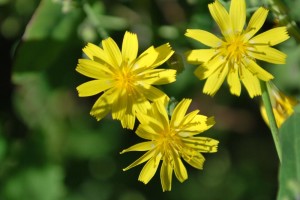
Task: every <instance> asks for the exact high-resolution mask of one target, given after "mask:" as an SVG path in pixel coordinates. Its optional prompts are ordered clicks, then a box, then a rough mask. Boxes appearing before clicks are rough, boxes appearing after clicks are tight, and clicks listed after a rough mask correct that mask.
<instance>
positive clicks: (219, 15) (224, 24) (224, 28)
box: [208, 0, 233, 40]
mask: <svg viewBox="0 0 300 200" xmlns="http://www.w3.org/2000/svg"><path fill="white" fill-rule="evenodd" d="M208 8H209V12H210V14H211V16H212V17H213V18H214V20H215V21H216V23H217V24H218V26H219V28H220V30H221V32H222V34H223V36H224V37H225V38H226V40H230V38H231V37H232V35H233V34H232V33H233V30H232V27H231V21H230V17H229V14H228V12H227V10H226V9H225V8H224V7H223V5H222V4H221V3H220V2H219V1H218V0H216V1H215V2H214V3H210V4H208Z"/></svg>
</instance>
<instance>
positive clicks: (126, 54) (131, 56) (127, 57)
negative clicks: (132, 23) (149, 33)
mask: <svg viewBox="0 0 300 200" xmlns="http://www.w3.org/2000/svg"><path fill="white" fill-rule="evenodd" d="M137 53H138V39H137V35H136V34H134V33H130V32H128V31H126V32H125V35H124V38H123V44H122V57H123V62H127V63H129V64H130V63H131V62H132V61H133V60H135V59H136V57H137Z"/></svg>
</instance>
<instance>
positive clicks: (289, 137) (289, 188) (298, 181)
mask: <svg viewBox="0 0 300 200" xmlns="http://www.w3.org/2000/svg"><path fill="white" fill-rule="evenodd" d="M299 130H300V107H296V109H295V113H294V114H293V115H292V116H291V117H290V118H289V119H287V121H286V122H285V123H284V124H283V125H282V127H281V129H280V140H281V146H282V165H281V168H280V175H279V182H280V188H279V193H278V200H294V199H300V132H299Z"/></svg>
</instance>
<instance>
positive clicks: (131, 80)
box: [76, 32, 176, 129]
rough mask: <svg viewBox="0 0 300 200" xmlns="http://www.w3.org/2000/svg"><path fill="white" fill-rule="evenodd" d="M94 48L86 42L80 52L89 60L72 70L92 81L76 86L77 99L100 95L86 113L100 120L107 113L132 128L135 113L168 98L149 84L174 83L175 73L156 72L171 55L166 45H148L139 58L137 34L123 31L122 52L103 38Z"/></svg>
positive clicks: (159, 70)
mask: <svg viewBox="0 0 300 200" xmlns="http://www.w3.org/2000/svg"><path fill="white" fill-rule="evenodd" d="M102 46H103V48H101V47H98V46H96V45H94V44H91V43H89V44H88V45H87V46H86V47H85V48H84V49H83V52H84V53H85V54H86V55H87V57H88V58H89V59H79V61H78V65H77V67H76V71H78V72H79V73H81V74H83V75H85V76H88V77H90V78H93V79H95V80H92V81H89V82H86V83H83V84H82V85H80V86H78V87H77V90H78V93H79V96H81V97H84V96H92V95H96V94H99V93H102V95H101V96H100V98H99V99H98V100H97V101H96V103H95V104H94V106H93V108H92V110H91V112H90V114H91V115H92V116H94V117H95V118H96V119H97V120H101V119H102V118H103V117H105V116H106V115H107V114H108V113H109V112H110V111H111V112H112V118H113V119H117V120H120V121H121V123H122V126H123V128H129V129H133V127H134V123H135V117H136V114H137V113H140V112H144V113H145V112H147V110H148V109H149V108H150V102H149V101H154V100H157V99H161V98H162V99H166V98H168V97H167V95H166V94H165V93H163V92H162V91H160V90H159V89H157V88H155V87H154V86H153V85H162V84H167V83H171V82H174V81H175V76H176V70H171V69H156V68H157V67H158V66H159V65H161V64H162V63H164V62H165V61H166V60H167V59H168V58H169V57H170V56H171V55H172V54H173V53H174V51H172V50H171V47H170V45H169V44H164V45H162V46H159V47H157V48H154V47H153V46H151V47H150V48H148V49H147V50H146V51H145V52H144V53H142V54H141V55H140V56H139V57H137V53H138V39H137V35H136V34H133V33H130V32H126V33H125V35H124V39H123V45H122V51H120V49H119V48H118V46H117V44H116V43H115V42H114V40H113V39H111V38H107V39H105V40H103V41H102Z"/></svg>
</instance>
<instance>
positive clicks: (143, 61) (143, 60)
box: [133, 46, 159, 73]
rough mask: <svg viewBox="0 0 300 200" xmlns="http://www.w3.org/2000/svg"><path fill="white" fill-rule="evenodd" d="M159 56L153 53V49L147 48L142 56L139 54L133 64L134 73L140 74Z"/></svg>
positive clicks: (155, 52)
mask: <svg viewBox="0 0 300 200" xmlns="http://www.w3.org/2000/svg"><path fill="white" fill-rule="evenodd" d="M158 56H159V53H158V52H157V51H155V49H154V47H153V46H152V47H149V48H148V49H147V50H146V51H145V52H144V53H143V54H141V55H140V56H139V57H138V58H137V60H136V62H135V64H133V69H134V72H135V73H140V72H143V71H145V70H147V68H149V67H151V66H152V65H153V63H154V62H155V60H156V59H157V57H158Z"/></svg>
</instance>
